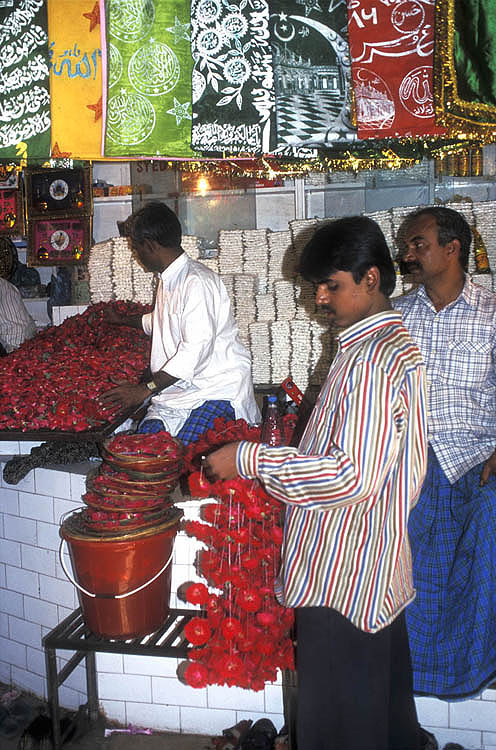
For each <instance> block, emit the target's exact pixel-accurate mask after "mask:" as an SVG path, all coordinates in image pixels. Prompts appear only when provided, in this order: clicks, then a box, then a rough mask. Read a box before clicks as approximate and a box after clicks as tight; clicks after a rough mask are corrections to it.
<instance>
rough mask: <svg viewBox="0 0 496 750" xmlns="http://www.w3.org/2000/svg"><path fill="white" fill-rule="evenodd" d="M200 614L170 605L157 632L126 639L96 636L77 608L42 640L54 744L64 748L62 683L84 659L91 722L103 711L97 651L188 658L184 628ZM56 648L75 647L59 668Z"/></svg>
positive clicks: (66, 648)
mask: <svg viewBox="0 0 496 750" xmlns="http://www.w3.org/2000/svg"><path fill="white" fill-rule="evenodd" d="M198 614H199V612H198V610H195V609H171V610H170V611H169V614H168V616H167V619H166V621H165V622H164V624H163V625H161V627H160V628H158V630H156V631H155V632H154V633H150V634H149V635H146V636H140V637H138V638H131V639H129V640H126V641H118V640H110V639H106V638H102V637H99V636H96V635H95V634H94V633H92V632H91V631H90V630H89V629H88V628H87V626H86V623H85V621H84V618H83V615H82V612H81V608H78V609H75V610H74V612H72V613H71V614H70V615H69V616H68V617H66V618H65V620H62V622H61V623H59V625H57V626H56V627H55V628H53V630H51V631H50V632H49V633H47V635H46V636H45V637H44V638H43V640H42V645H43V648H44V649H45V664H46V676H47V701H48V706H49V709H50V717H51V720H52V731H53V748H54V750H61V748H62V739H63V738H62V737H61V733H60V705H59V687H60V685H62V684H63V683H64V682H65V680H66V679H67V678H68V677H69V675H70V674H72V672H73V671H74V669H75V668H76V667H77V665H78V664H79V663H80V662H81V661H82V660H83V659H84V660H85V667H86V692H87V697H88V703H87V711H88V718H89V721H90V723H91V722H96V721H97V720H98V717H99V715H100V713H99V706H98V683H97V673H96V659H95V653H96V652H101V653H114V654H132V655H138V656H168V657H174V658H176V659H177V658H179V659H182V658H186V657H187V655H188V651H189V648H190V646H189V644H188V641H187V640H186V638H185V637H184V634H183V628H184V626H185V625H186V623H187V622H189V620H191V618H193V617H196V616H197V615H198ZM57 649H61V650H66V651H75V653H74V655H73V656H72V657H71V658H70V659H69V661H68V662H67V663H66V664H65V665H64V666H63V667H62V669H61V670H60V671H59V670H58V669H57Z"/></svg>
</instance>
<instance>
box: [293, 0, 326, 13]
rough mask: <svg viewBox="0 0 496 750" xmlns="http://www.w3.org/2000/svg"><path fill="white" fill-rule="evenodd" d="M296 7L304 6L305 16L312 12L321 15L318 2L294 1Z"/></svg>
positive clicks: (311, 0) (308, 0) (312, 0)
mask: <svg viewBox="0 0 496 750" xmlns="http://www.w3.org/2000/svg"><path fill="white" fill-rule="evenodd" d="M296 2H297V4H298V5H304V6H305V16H308V15H309V14H310V12H311V11H312V10H317V11H319V13H322V8H321V7H320V5H319V2H318V0H296Z"/></svg>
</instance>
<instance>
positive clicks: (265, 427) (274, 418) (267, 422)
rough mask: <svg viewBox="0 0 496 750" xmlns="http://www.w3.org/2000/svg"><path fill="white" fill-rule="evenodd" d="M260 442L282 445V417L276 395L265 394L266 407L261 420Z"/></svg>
mask: <svg viewBox="0 0 496 750" xmlns="http://www.w3.org/2000/svg"><path fill="white" fill-rule="evenodd" d="M261 439H262V443H265V445H271V446H276V445H282V444H283V428H282V419H281V415H280V414H279V409H278V406H277V396H267V408H266V411H265V417H264V420H263V422H262V433H261Z"/></svg>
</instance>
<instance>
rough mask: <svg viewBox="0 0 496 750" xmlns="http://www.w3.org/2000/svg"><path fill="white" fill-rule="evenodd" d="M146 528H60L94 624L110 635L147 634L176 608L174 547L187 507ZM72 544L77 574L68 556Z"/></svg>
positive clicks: (90, 624)
mask: <svg viewBox="0 0 496 750" xmlns="http://www.w3.org/2000/svg"><path fill="white" fill-rule="evenodd" d="M178 514H179V516H178V515H175V517H174V518H173V519H172V520H171V521H168V522H166V523H162V524H160V526H157V527H155V528H153V529H148V530H147V531H146V532H145V531H141V532H136V533H134V534H133V533H129V534H126V535H123V536H119V537H117V538H116V537H100V538H96V539H95V537H94V536H90V535H85V534H84V532H81V531H74V530H73V529H72V528H71V524H70V518H69V519H67V520H66V521H64V523H63V524H62V526H61V528H60V536H61V537H62V543H61V549H60V559H61V562H62V565H63V567H64V570H65V572H66V574H67V575H68V577H69V579H70V580H71V581H72V582H73V583H74V585H75V586H76V587H77V589H78V597H79V602H80V604H81V609H82V612H83V616H84V619H85V621H86V624H87V625H88V627H89V629H90V630H92V631H93V633H95V634H96V635H100V636H103V637H105V638H115V639H118V640H119V639H120V640H124V639H127V638H134V637H135V636H141V635H147V634H148V633H152V632H153V631H154V630H157V628H159V627H160V625H162V624H163V623H164V622H165V620H166V618H167V615H168V613H169V609H170V589H171V572H172V552H173V548H174V539H175V536H176V533H177V531H178V528H179V521H180V518H181V516H182V513H181V512H180V511H178ZM64 540H65V541H66V542H67V546H68V548H69V556H70V559H71V563H72V570H73V572H74V577H75V580H74V579H73V578H72V577H71V576H70V574H69V573H68V571H67V569H66V567H65V564H64V562H63V556H62V545H63V542H64Z"/></svg>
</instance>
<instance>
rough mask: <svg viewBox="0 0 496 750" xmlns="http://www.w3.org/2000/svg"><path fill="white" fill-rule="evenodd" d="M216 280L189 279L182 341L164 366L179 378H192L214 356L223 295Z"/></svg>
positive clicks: (181, 321) (182, 315)
mask: <svg viewBox="0 0 496 750" xmlns="http://www.w3.org/2000/svg"><path fill="white" fill-rule="evenodd" d="M211 284H212V282H211V281H208V280H205V281H202V282H201V281H199V279H197V278H196V277H193V278H191V279H189V281H188V287H187V292H186V293H185V294H184V298H185V304H184V307H183V310H182V311H181V320H180V330H181V341H180V343H179V345H178V347H177V350H176V351H175V352H174V354H173V356H172V357H170V358H169V359H168V361H167V362H165V363H164V365H163V369H164V370H166V371H167V372H168V373H169V375H173V376H175V377H176V379H178V380H179V379H180V380H192V379H193V377H194V375H195V374H196V373H198V372H199V371H201V369H202V366H203V365H204V364H206V363H207V362H208V360H209V358H210V357H211V355H212V352H213V349H214V343H215V337H216V336H217V334H218V329H219V325H220V324H223V322H222V321H219V310H218V307H219V295H218V291H217V290H216V289H214V288H213V287H211Z"/></svg>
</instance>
